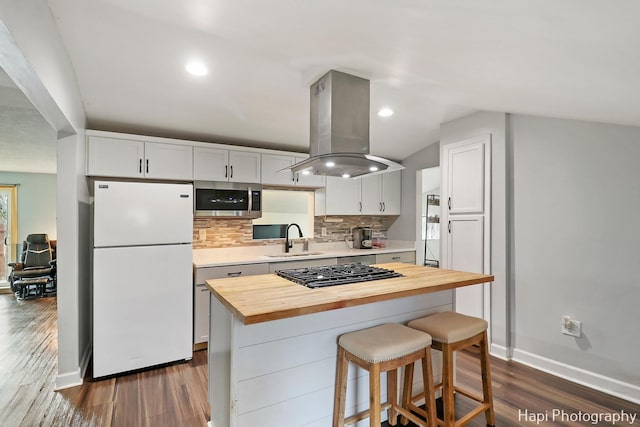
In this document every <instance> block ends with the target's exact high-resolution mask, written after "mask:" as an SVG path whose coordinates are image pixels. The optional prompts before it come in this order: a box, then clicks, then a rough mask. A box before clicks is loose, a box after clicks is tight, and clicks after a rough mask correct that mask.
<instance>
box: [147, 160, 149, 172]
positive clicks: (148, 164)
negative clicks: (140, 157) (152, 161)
mask: <svg viewBox="0 0 640 427" xmlns="http://www.w3.org/2000/svg"><path fill="white" fill-rule="evenodd" d="M147 173H149V159H147Z"/></svg>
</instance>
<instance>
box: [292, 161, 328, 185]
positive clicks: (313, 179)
mask: <svg viewBox="0 0 640 427" xmlns="http://www.w3.org/2000/svg"><path fill="white" fill-rule="evenodd" d="M307 159H308V157H296V158H295V162H294V164H295V163H300V162H302V161H305V160H307ZM324 183H325V177H324V176H322V175H304V174H301V173H297V174H296V185H298V186H300V187H324Z"/></svg>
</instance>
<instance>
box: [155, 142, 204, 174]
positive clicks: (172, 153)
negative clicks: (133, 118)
mask: <svg viewBox="0 0 640 427" xmlns="http://www.w3.org/2000/svg"><path fill="white" fill-rule="evenodd" d="M144 157H145V164H144V173H145V175H144V176H145V178H150V179H175V180H188V181H191V180H192V179H193V148H192V147H189V146H188V145H174V144H158V143H155V142H145V143H144Z"/></svg>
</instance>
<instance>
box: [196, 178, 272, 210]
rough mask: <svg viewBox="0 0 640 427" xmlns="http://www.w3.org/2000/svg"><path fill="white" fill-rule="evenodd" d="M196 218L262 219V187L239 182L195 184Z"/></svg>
mask: <svg viewBox="0 0 640 427" xmlns="http://www.w3.org/2000/svg"><path fill="white" fill-rule="evenodd" d="M194 187H195V188H194V191H195V197H194V198H193V203H194V215H195V216H216V217H225V216H228V217H239V218H260V217H261V216H262V185H260V184H241V183H237V182H210V181H195V182H194Z"/></svg>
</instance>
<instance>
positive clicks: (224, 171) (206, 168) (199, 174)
mask: <svg viewBox="0 0 640 427" xmlns="http://www.w3.org/2000/svg"><path fill="white" fill-rule="evenodd" d="M193 179H194V181H227V180H228V179H229V151H228V150H221V149H218V148H203V147H194V149H193Z"/></svg>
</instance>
